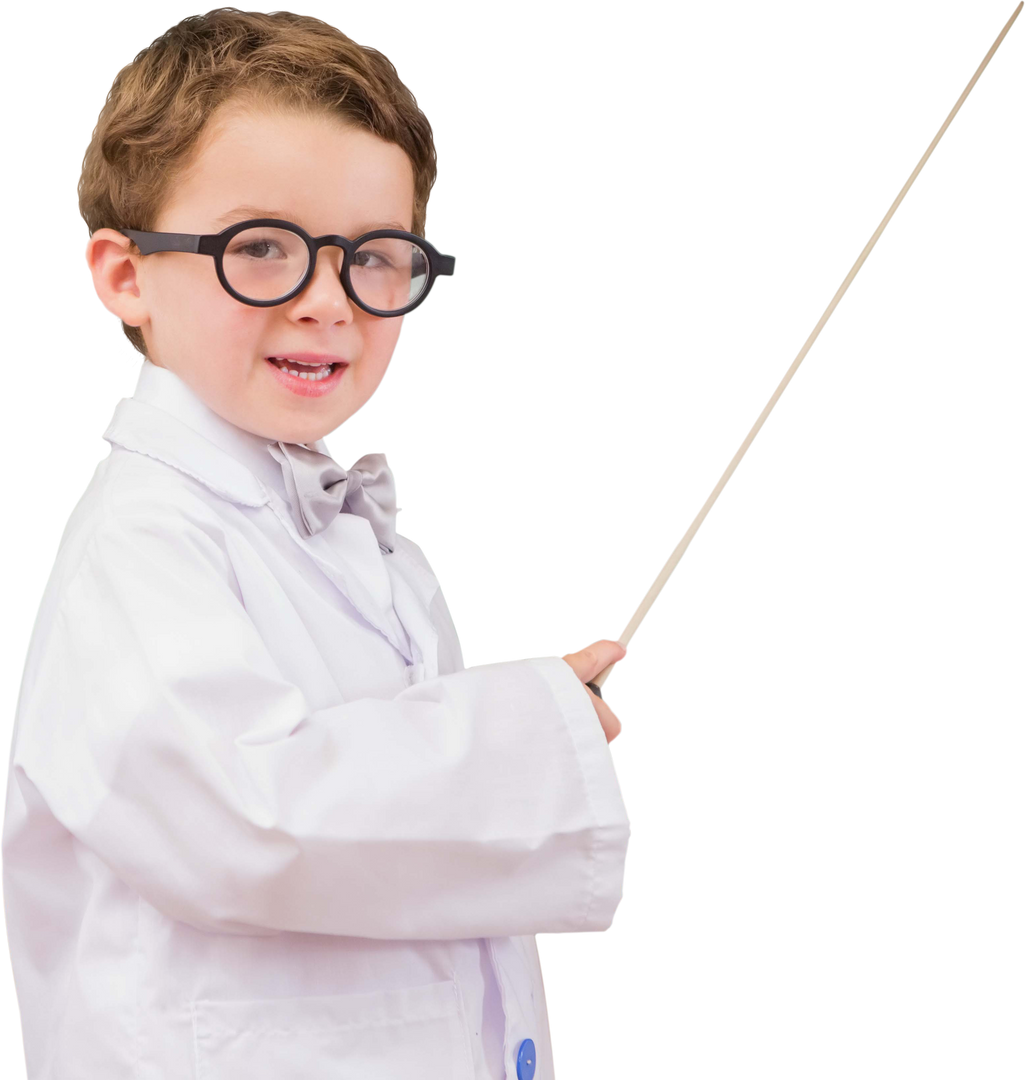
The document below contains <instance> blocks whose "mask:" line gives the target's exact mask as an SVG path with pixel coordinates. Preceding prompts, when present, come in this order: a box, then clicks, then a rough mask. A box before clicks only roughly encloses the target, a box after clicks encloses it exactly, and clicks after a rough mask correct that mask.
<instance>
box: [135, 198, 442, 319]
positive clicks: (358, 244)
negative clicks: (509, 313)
mask: <svg viewBox="0 0 1025 1080" xmlns="http://www.w3.org/2000/svg"><path fill="white" fill-rule="evenodd" d="M118 231H119V232H121V233H123V234H124V235H125V236H127V237H129V239H131V240H133V241H134V242H135V243H136V244H137V245H138V247H139V251H140V252H141V253H142V254H143V255H151V254H153V253H154V252H156V251H186V252H194V253H195V254H197V255H212V256H213V260H214V265H215V266H216V268H217V278H218V280H219V281H220V283H221V285H222V286H223V287H224V289H225V290H226V291H227V292H228V294H229V295H231V296H233V297H234V298H235V299H236V300H239V301H241V302H242V303H243V304H251V305H252V306H253V307H273V306H274V305H275V304H284V303H285V302H286V301H288V300H291V299H292V298H293V297H294V296H298V295H299V293H301V292H302V291H303V289H305V288H306V286H307V285H308V284H309V282H310V279H311V278H312V277H313V272H314V270H315V269H316V266H317V252H318V251H320V249H321V248H322V247H332V246H333V247H340V248H341V249H342V252H343V255H342V271H341V282H342V287H343V288H344V289H345V293H346V295H347V296H348V297H349V299H350V300H351V301H352V302H353V303H354V304H356V305H357V306H358V307H360V308H362V309H363V310H364V311H366V312H368V313H369V314H371V315H379V316H382V317H384V318H390V317H393V316H396V315H405V314H406V312H407V311H412V310H413V308H415V307H417V306H418V305H420V304H422V303H423V302H424V300H426V299H427V294H428V293H429V292H430V291H431V286H432V285H433V284H434V279H435V278H436V277H439V276H440V275H442V274H452V273H454V271H455V265H456V260H455V256H454V255H442V254H441V253H440V252H439V251H438V250H437V248H435V247H434V246H433V245H431V244H430V243H428V242H427V241H426V240H425V239H424V238H423V237H422V236H417V235H416V234H415V233H409V232H403V231H402V230H401V229H374V230H373V232H368V233H364V234H363V235H362V236H358V237H356V239H355V240H350V239H348V238H347V237H345V236H337V235H332V234H327V235H325V236H310V234H309V233H308V232H306V230H305V229H303V228H302V227H301V226H299V225H296V224H294V223H293V222H291V221H282V220H281V219H279V218H253V219H252V220H250V221H240V222H238V224H236V225H230V226H228V228H226V229H222V230H221V232H219V233H206V234H201V235H194V234H191V233H168V232H140V231H138V230H137V229H120V230H118Z"/></svg>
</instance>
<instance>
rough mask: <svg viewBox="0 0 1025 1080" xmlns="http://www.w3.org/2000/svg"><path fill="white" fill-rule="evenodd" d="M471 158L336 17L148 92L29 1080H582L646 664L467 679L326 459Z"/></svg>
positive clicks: (75, 630) (617, 881)
mask: <svg viewBox="0 0 1025 1080" xmlns="http://www.w3.org/2000/svg"><path fill="white" fill-rule="evenodd" d="M434 176H435V154H434V147H433V143H432V139H431V129H430V126H429V124H428V122H427V120H426V118H425V117H424V116H423V114H422V113H421V112H420V111H419V109H418V108H417V107H416V103H415V101H414V99H413V96H412V95H411V94H410V92H409V91H408V90H407V89H406V87H405V86H404V85H403V84H402V83H401V82H400V81H399V79H398V76H397V74H396V72H395V69H394V68H393V67H392V65H391V64H390V63H389V62H388V60H387V59H386V58H385V57H384V56H382V55H381V54H380V53H378V52H376V51H375V50H373V49H368V48H365V47H361V46H359V45H356V44H355V43H354V42H352V41H350V40H349V39H348V38H346V37H345V36H344V35H343V34H341V33H339V32H338V31H337V30H335V29H333V28H332V27H330V26H327V25H326V24H324V23H322V22H320V21H318V20H316V19H311V18H305V17H301V16H298V15H293V14H289V13H287V12H275V13H273V14H256V13H243V12H240V11H238V10H237V9H234V8H221V9H217V10H215V11H211V12H209V13H208V14H206V15H204V16H197V17H194V18H188V19H185V20H183V21H182V22H181V23H180V24H179V25H177V26H175V27H173V28H172V29H171V30H169V31H168V32H167V33H165V34H164V35H162V36H161V37H160V38H158V39H157V40H156V41H154V42H153V44H152V45H151V46H149V47H148V48H147V49H144V50H143V51H142V52H141V53H140V54H139V55H138V56H137V57H136V58H135V60H134V61H133V62H132V63H131V64H129V65H128V66H127V67H125V68H124V69H123V70H122V71H120V72H119V74H118V75H117V78H116V79H115V80H114V84H113V87H112V90H111V93H110V95H109V96H108V99H107V102H106V104H105V105H104V107H103V110H102V112H101V113H100V117H99V122H98V125H97V127H96V130H95V132H94V133H93V138H92V142H91V144H90V146H89V149H88V151H87V153H86V156H85V161H84V168H83V172H82V178H81V182H80V186H79V195H80V206H81V210H82V213H83V216H84V217H85V220H86V222H87V224H88V226H89V229H90V236H91V238H90V240H89V244H88V248H87V260H88V264H89V266H90V269H91V271H92V275H93V280H94V283H95V287H96V291H97V293H98V295H99V297H100V299H101V300H102V302H103V303H104V305H105V306H106V307H107V308H108V309H109V310H110V311H112V312H113V313H114V314H115V315H117V316H118V317H119V318H120V319H121V321H122V325H123V326H124V329H125V333H126V334H127V336H128V337H129V339H130V340H131V342H132V344H133V345H134V346H135V347H136V348H137V349H138V350H139V351H140V352H141V353H142V354H143V356H144V360H143V363H142V369H141V371H140V373H139V379H138V384H137V387H136V390H135V393H134V395H133V396H132V397H131V398H126V399H123V400H122V401H121V402H119V403H118V405H117V407H116V409H115V411H114V416H113V419H112V421H111V423H110V425H109V427H108V428H107V430H106V432H105V434H104V437H105V438H106V439H107V441H108V442H109V443H110V444H111V449H110V453H109V456H108V457H107V458H106V459H105V460H104V461H102V462H101V463H100V464H99V466H98V468H97V469H96V472H95V475H94V477H93V479H92V481H91V482H90V484H89V486H88V488H87V489H86V491H85V493H84V495H83V496H82V498H81V499H80V501H79V502H78V504H77V505H76V507H75V509H74V511H73V513H72V515H71V518H70V520H69V522H68V525H67V528H66V530H65V532H64V535H63V538H62V540H61V545H60V549H59V552H58V555H57V558H56V562H55V565H54V568H53V571H52V574H51V576H50V579H49V582H48V584H47V587H46V591H45V594H44V596H43V599H42V602H41V605H40V609H39V616H38V619H37V621H36V624H35V627H34V629H33V634H32V638H31V642H30V646H29V651H28V657H27V660H26V665H25V671H24V678H23V682H22V686H21V693H20V695H19V700H18V711H17V717H16V722H15V730H14V739H13V746H12V753H11V759H10V773H9V778H8V788H7V803H6V813H5V819H4V834H3V857H4V865H3V871H4V876H3V882H4V902H5V911H6V919H7V928H8V935H9V943H10V949H11V957H12V963H13V968H14V977H15V984H16V987H17V992H18V998H19V1004H20V1009H21V1020H22V1028H23V1034H24V1040H25V1054H26V1061H27V1066H28V1076H29V1078H30V1080H44V1078H45V1080H79V1078H82V1080H86V1078H88V1080H98V1078H101V1077H102V1078H103V1080H122V1078H123V1080H128V1078H131V1080H185V1078H187V1077H192V1078H203V1080H272V1078H273V1080H299V1078H302V1080H327V1078H328V1077H331V1078H341V1077H347V1078H353V1080H355V1078H359V1080H385V1078H387V1080H414V1078H415V1080H441V1078H445V1080H471V1078H475V1080H484V1078H488V1080H498V1078H503V1080H511V1078H513V1077H516V1078H517V1080H531V1078H532V1077H534V1078H536V1080H551V1078H552V1077H553V1076H554V1072H553V1066H552V1057H551V1045H550V1040H549V1032H548V1025H547V1015H546V1008H545V997H544V991H543V987H542V981H541V971H540V968H539V964H538V954H537V949H536V946H535V940H534V935H535V934H537V933H541V932H549V933H551V932H559V931H574V930H576V931H580V930H604V929H606V928H608V927H609V926H610V925H611V922H612V917H613V913H614V911H615V910H616V907H617V905H618V903H619V901H620V898H621V890H622V878H623V868H624V860H625V855H626V848H627V841H628V837H629V832H630V828H629V822H628V819H627V815H626V812H625V809H624V806H623V801H622V798H621V794H620V790H619V787H618V784H617V781H616V776H615V772H614V769H613V765H612V759H611V755H610V751H609V748H608V742H609V741H610V740H611V739H612V738H614V737H615V735H616V734H617V733H618V731H619V722H618V720H617V718H616V717H615V716H614V715H613V714H612V712H611V711H610V710H609V708H608V706H607V705H606V704H605V703H604V702H602V701H601V700H600V699H599V697H597V696H596V695H594V694H593V693H592V692H591V690H590V689H589V688H587V687H586V686H585V683H586V681H587V680H589V679H591V678H593V677H594V676H595V675H596V674H597V673H598V672H599V671H600V670H602V669H603V668H604V667H605V666H607V665H608V664H609V663H612V662H615V661H617V660H620V659H622V657H623V656H624V655H625V651H626V650H625V649H623V648H622V646H620V645H619V644H618V643H616V642H613V641H598V642H595V643H594V644H593V645H592V646H590V647H589V648H587V649H584V650H582V651H581V652H579V653H572V654H568V655H566V656H564V657H554V656H553V657H541V658H533V659H527V660H518V661H511V662H507V663H496V664H488V665H482V666H479V667H473V668H464V666H463V663H462V656H461V652H460V647H459V641H458V638H457V635H456V631H455V628H454V627H453V625H452V621H451V619H450V616H449V612H448V609H447V607H446V604H445V600H444V598H443V596H442V592H441V589H440V588H439V586H438V581H437V579H436V578H435V576H434V574H433V573H432V571H431V568H430V565H429V564H428V562H427V560H426V559H425V557H424V555H423V553H422V552H421V550H420V548H419V547H418V546H417V545H416V544H415V543H413V542H412V541H411V540H409V539H407V538H406V537H404V536H401V535H399V534H398V533H396V532H395V527H394V519H395V501H394V494H395V492H394V483H393V480H392V476H391V473H390V470H389V469H388V466H387V463H386V460H385V458H384V456H383V455H381V454H368V455H366V456H365V457H363V458H360V459H359V461H357V462H356V464H355V466H353V468H352V469H350V470H345V469H342V468H340V467H339V466H337V465H336V464H335V463H334V462H333V461H332V460H331V459H330V458H329V457H328V456H327V453H326V446H325V444H324V443H323V441H322V440H323V437H324V436H325V435H326V434H328V433H329V432H331V431H333V430H334V429H335V428H337V427H338V426H339V425H340V424H342V423H344V422H345V420H346V419H348V417H350V416H352V415H353V413H355V412H356V411H357V410H358V409H359V408H360V407H361V406H362V405H363V404H364V403H365V402H366V401H367V400H368V399H369V398H370V396H371V395H372V394H373V392H374V390H375V389H376V388H377V386H378V384H379V383H380V381H381V379H382V377H383V376H384V372H385V369H386V368H387V366H388V362H389V360H390V358H391V355H392V351H393V349H394V347H395V343H396V340H397V338H398V333H399V328H400V325H401V321H402V316H403V315H404V314H405V312H406V311H409V310H412V308H413V307H415V306H416V305H417V304H419V303H420V302H422V301H423V299H424V298H425V297H426V295H427V292H428V291H429V289H430V288H431V286H432V285H433V283H434V277H435V276H436V275H438V274H441V275H444V274H446V273H451V272H452V269H453V265H454V264H453V260H452V258H451V256H444V255H441V254H440V253H439V252H438V251H437V250H436V249H435V248H434V247H433V246H432V245H431V244H429V243H428V242H427V241H425V240H423V239H422V233H423V230H424V219H425V209H426V203H427V197H428V193H429V191H430V188H431V185H432V183H433V181H434ZM260 219H271V221H270V222H268V221H262V222H261V223H259V224H255V225H254V224H252V222H253V221H254V220H257V221H260ZM243 223H246V224H243ZM154 233H160V234H171V235H170V236H167V235H163V236H154V235H152V234H154ZM367 233H371V234H373V235H372V236H371V237H370V238H369V239H367V238H366V234H367ZM199 237H206V238H207V239H197V238H199ZM211 237H212V238H213V239H210V238H211ZM311 237H312V238H318V237H319V238H323V239H325V240H326V242H325V243H324V244H323V245H322V246H319V247H317V246H315V245H314V244H313V241H312V240H311V239H310V238H311ZM347 238H348V239H347ZM354 239H359V243H358V244H351V243H350V240H354ZM442 287H444V286H442Z"/></svg>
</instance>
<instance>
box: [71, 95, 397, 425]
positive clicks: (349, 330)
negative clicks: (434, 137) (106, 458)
mask: <svg viewBox="0 0 1025 1080" xmlns="http://www.w3.org/2000/svg"><path fill="white" fill-rule="evenodd" d="M236 207H244V208H245V209H243V210H241V211H240V212H239V213H237V214H234V215H232V214H231V212H232V211H234V210H235V208H236ZM412 213H413V168H412V165H411V163H410V161H409V158H408V157H407V156H406V154H405V152H404V151H403V150H402V149H401V148H400V147H398V146H396V145H395V144H393V143H388V142H385V141H384V140H383V139H381V138H379V137H378V136H376V135H374V134H372V133H370V132H368V131H365V130H362V129H359V128H355V127H350V126H348V125H345V124H343V123H342V122H341V121H340V120H338V119H335V118H333V117H329V116H324V117H317V118H303V117H300V116H299V115H297V114H292V113H286V112H280V111H273V110H269V109H268V110H266V111H265V110H263V109H261V110H259V111H252V110H249V111H246V110H243V109H239V108H234V107H233V106H232V105H231V103H229V104H228V105H227V106H225V107H223V108H222V110H220V111H219V112H218V113H217V114H215V115H214V116H213V117H212V118H211V120H210V122H209V123H208V125H207V127H206V128H205V129H204V131H203V134H202V136H201V138H200V143H199V145H198V147H197V153H196V157H195V159H194V161H193V163H192V165H191V166H190V167H189V168H188V169H187V170H186V172H185V174H184V175H183V176H182V177H181V179H180V181H179V183H178V184H177V186H176V187H175V188H174V189H173V191H172V193H171V195H170V197H169V200H168V202H167V203H166V205H165V206H164V208H163V209H162V211H161V213H160V216H159V219H158V220H157V221H156V223H155V224H154V225H153V226H152V229H153V231H155V232H182V233H216V232H219V231H221V229H223V228H226V227H227V226H228V225H230V224H234V223H235V222H236V221H243V220H245V219H247V218H256V217H276V218H284V219H285V220H287V221H292V222H295V223H296V224H298V225H301V226H303V228H305V229H306V231H307V232H309V233H310V235H312V236H320V235H322V234H324V233H340V234H341V235H342V236H347V237H349V238H350V239H352V238H354V237H356V236H359V235H360V234H361V233H365V232H369V231H370V230H371V229H378V228H398V229H404V230H406V231H410V230H411V229H412ZM224 215H231V216H229V217H224ZM342 254H343V253H342V249H341V248H337V247H326V248H321V250H320V252H319V254H318V260H317V266H316V271H315V273H314V275H313V278H312V280H311V281H310V282H309V284H308V285H307V286H306V288H305V289H304V290H303V291H302V292H301V293H300V294H299V295H298V296H296V297H294V298H293V299H291V300H289V301H287V302H286V303H284V304H278V305H277V306H275V307H266V308H260V307H252V306H250V305H248V304H243V303H241V302H240V301H238V300H236V299H234V297H232V296H229V295H228V293H227V292H225V290H224V289H223V288H221V285H220V283H219V282H218V280H217V274H216V270H215V266H214V260H213V259H212V258H210V257H209V256H207V255H198V254H192V253H186V252H172V251H169V252H157V253H155V254H153V255H145V256H138V255H131V254H129V253H128V242H127V239H126V238H125V237H124V236H122V235H121V234H119V233H117V232H115V231H113V230H111V229H98V230H97V231H96V232H95V233H94V234H93V235H92V237H90V240H89V245H88V248H87V250H86V258H87V261H88V262H89V265H90V268H91V270H92V273H93V279H94V283H95V285H96V291H97V293H98V294H99V296H100V299H101V300H102V301H103V303H104V304H105V306H106V307H107V308H108V309H109V310H111V311H113V312H114V313H115V314H116V315H118V316H119V317H120V318H121V319H123V321H124V322H126V323H128V324H129V325H130V326H139V327H141V328H142V333H143V335H144V337H145V341H146V345H147V349H148V352H149V357H150V359H151V360H152V361H153V363H154V364H157V365H158V366H160V367H164V368H169V369H170V370H171V371H173V372H175V374H177V375H178V376H179V377H180V378H182V379H183V380H184V381H185V382H186V383H188V385H189V386H190V387H191V388H192V389H193V390H194V391H195V392H196V393H197V394H198V395H199V397H200V398H202V400H203V401H204V402H205V403H206V404H207V405H209V406H210V408H212V409H213V410H214V411H215V412H216V413H218V414H219V415H221V416H222V417H224V418H225V419H226V420H229V421H230V422H231V423H233V424H235V425H236V426H238V427H241V428H244V429H245V430H247V431H251V432H253V433H254V434H257V435H261V436H263V437H265V438H268V439H280V440H282V441H284V442H314V441H316V440H317V439H319V438H322V437H323V436H324V435H326V434H327V433H328V432H330V431H333V430H334V429H335V428H337V427H338V426H339V425H340V424H342V423H344V421H345V420H347V419H348V418H349V417H350V416H352V415H353V413H355V412H356V411H357V410H358V409H360V408H361V407H362V406H363V404H364V403H365V402H366V401H367V400H368V399H369V398H370V396H371V395H372V394H373V392H374V391H375V390H376V389H377V387H378V385H379V384H380V382H381V379H382V378H383V377H384V373H385V370H386V369H387V367H388V363H389V361H390V360H391V356H392V352H393V350H394V348H395V344H396V342H397V340H398V336H399V330H400V329H401V324H402V317H401V316H400V317H398V318H380V317H378V316H375V315H370V314H368V313H367V312H365V311H363V310H362V309H361V308H359V307H357V306H356V305H355V304H353V303H352V302H351V301H350V300H349V298H348V297H347V296H346V294H345V290H344V289H343V288H342V283H341V281H340V278H339V274H340V271H341V265H342ZM302 353H315V354H318V355H328V356H333V357H337V358H340V359H341V360H343V361H347V366H346V367H345V368H344V370H343V371H342V374H341V378H340V379H338V378H337V377H336V376H334V375H333V376H332V377H331V378H330V379H329V380H326V381H325V382H324V383H323V384H322V383H320V382H313V381H307V380H302V381H301V382H300V381H299V380H297V379H294V378H293V377H291V376H285V375H282V373H281V372H280V371H279V370H277V369H275V367H274V366H273V365H272V364H271V363H270V362H269V360H268V359H267V358H268V357H271V356H276V357H281V356H290V355H291V356H295V355H296V354H302ZM291 366H292V368H293V369H296V365H295V364H292V365H291ZM298 370H306V369H303V368H298ZM325 389H326V392H322V391H324V390H325Z"/></svg>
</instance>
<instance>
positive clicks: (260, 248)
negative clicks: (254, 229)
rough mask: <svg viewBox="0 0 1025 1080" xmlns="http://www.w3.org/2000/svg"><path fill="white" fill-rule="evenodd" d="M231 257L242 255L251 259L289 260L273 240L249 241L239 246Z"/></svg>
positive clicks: (232, 251)
mask: <svg viewBox="0 0 1025 1080" xmlns="http://www.w3.org/2000/svg"><path fill="white" fill-rule="evenodd" d="M229 254H230V255H242V256H245V257H247V258H250V259H265V258H267V257H268V255H270V257H272V258H275V259H280V258H287V257H288V256H287V255H286V253H285V252H284V251H282V249H281V245H280V244H277V243H275V242H274V241H273V240H248V241H246V243H244V244H239V245H238V246H237V247H234V248H232V249H231V251H230V252H229Z"/></svg>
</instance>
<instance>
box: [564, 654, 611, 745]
mask: <svg viewBox="0 0 1025 1080" xmlns="http://www.w3.org/2000/svg"><path fill="white" fill-rule="evenodd" d="M624 656H626V649H625V648H624V647H623V646H622V645H620V644H619V642H618V641H608V640H605V639H603V640H602V641H596V642H595V643H594V644H593V645H588V646H587V648H586V649H581V650H580V652H575V653H567V654H566V655H565V656H564V657H563V660H565V661H566V663H567V664H569V666H570V667H571V668H572V669H573V671H574V672H575V673H576V675H577V677H578V678H579V679H580V681H581V682H582V683H587V682H588V681H590V680H591V679H593V678H594V677H595V675H597V674H598V672H599V671H603V670H604V669H605V668H607V667H608V666H609V664H614V663H615V662H616V661H617V660H622V659H623V657H624ZM584 689H585V690H586V691H587V692H588V693H589V694H590V695H591V703H592V704H593V705H594V709H595V712H596V713H597V714H598V719H599V720H600V721H601V727H602V731H604V732H605V741H606V742H612V740H613V739H614V738H615V737H616V736H617V735H618V734H619V733H620V731H621V730H622V728H623V725H622V724H621V723H620V722H619V720H618V719H617V718H616V714H615V713H614V712H613V711H612V710H611V709H610V708H609V707H608V705H606V704H605V702H604V701H603V700H602V699H601V698H600V697H598V695H597V694H595V693H594V692H593V691H592V690H591V688H590V687H589V686H585V687H584Z"/></svg>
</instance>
